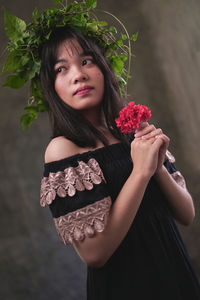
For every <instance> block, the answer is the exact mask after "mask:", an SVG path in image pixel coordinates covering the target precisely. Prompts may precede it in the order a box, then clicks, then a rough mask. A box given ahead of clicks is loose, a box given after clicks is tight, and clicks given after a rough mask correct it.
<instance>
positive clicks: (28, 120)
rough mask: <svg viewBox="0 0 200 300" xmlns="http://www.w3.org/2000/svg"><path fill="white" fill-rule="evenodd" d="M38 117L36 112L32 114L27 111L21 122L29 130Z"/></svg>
mask: <svg viewBox="0 0 200 300" xmlns="http://www.w3.org/2000/svg"><path fill="white" fill-rule="evenodd" d="M35 119H37V115H36V114H32V113H27V114H24V115H23V116H22V117H21V118H20V123H21V125H22V128H23V129H24V131H25V130H27V129H28V128H29V127H30V126H31V124H32V122H33V121H34V120H35Z"/></svg>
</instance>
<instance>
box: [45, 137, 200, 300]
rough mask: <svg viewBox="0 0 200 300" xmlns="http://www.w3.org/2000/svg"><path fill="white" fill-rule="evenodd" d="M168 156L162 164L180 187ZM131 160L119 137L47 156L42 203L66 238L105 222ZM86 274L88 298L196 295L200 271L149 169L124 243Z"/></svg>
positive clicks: (151, 299)
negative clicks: (78, 151) (74, 151)
mask: <svg viewBox="0 0 200 300" xmlns="http://www.w3.org/2000/svg"><path fill="white" fill-rule="evenodd" d="M167 157H168V159H167V160H166V162H165V167H166V168H167V170H168V172H169V173H170V174H171V176H172V177H173V178H174V180H176V181H177V182H178V183H179V184H180V185H182V187H183V188H185V181H184V179H183V177H182V175H181V173H180V172H179V171H177V169H176V167H175V165H174V163H173V157H172V156H170V155H169V153H168V155H167ZM132 168H133V164H132V160H131V157H130V146H129V145H128V144H125V143H123V142H119V143H117V144H113V145H109V146H105V147H103V148H99V149H96V150H94V151H88V152H85V153H82V154H77V155H74V156H71V157H68V158H66V159H62V160H60V161H55V162H51V163H47V164H45V168H44V177H43V179H42V185H41V200H40V203H41V205H42V206H46V205H48V206H49V207H50V210H51V212H52V215H53V218H54V222H55V226H56V228H57V231H58V233H59V235H60V237H61V239H62V241H63V242H64V243H65V244H69V243H73V240H77V241H81V240H84V238H86V237H89V238H93V236H94V235H95V232H102V231H103V230H104V229H105V227H106V223H107V219H108V218H109V211H110V209H111V207H112V204H113V202H114V201H115V200H116V198H117V195H118V194H119V192H120V190H121V188H122V186H123V185H124V183H125V181H126V180H127V178H128V177H129V175H130V173H131V171H132ZM87 274H88V275H87V299H88V300H122V299H124V300H147V299H148V300H200V286H199V283H198V279H197V277H196V275H195V273H194V270H193V267H192V265H191V262H190V258H189V256H188V253H187V251H186V249H185V246H184V244H183V241H182V239H181V237H180V234H179V232H178V229H177V227H176V224H175V223H174V220H173V217H172V214H171V211H170V207H169V205H168V202H167V199H166V198H165V196H164V194H163V193H162V191H161V189H160V188H159V185H158V184H157V182H156V181H155V179H154V177H152V178H151V180H150V182H149V184H148V186H147V188H146V192H145V195H144V198H143V200H142V203H141V205H140V207H139V210H138V212H137V215H136V217H135V219H134V220H133V222H132V225H131V227H130V229H129V231H128V233H127V234H126V236H125V237H124V239H123V241H122V243H121V244H120V245H119V247H118V248H117V250H116V251H115V252H114V253H113V255H112V256H111V257H110V259H109V260H108V261H107V263H106V264H105V265H104V266H103V267H101V268H92V267H88V273H87Z"/></svg>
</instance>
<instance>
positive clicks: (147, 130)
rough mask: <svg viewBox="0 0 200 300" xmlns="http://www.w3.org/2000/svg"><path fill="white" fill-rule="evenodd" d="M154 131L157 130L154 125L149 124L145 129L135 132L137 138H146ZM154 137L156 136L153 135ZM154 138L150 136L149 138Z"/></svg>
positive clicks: (141, 128)
mask: <svg viewBox="0 0 200 300" xmlns="http://www.w3.org/2000/svg"><path fill="white" fill-rule="evenodd" d="M142 124H143V123H142ZM154 130H156V128H155V126H154V125H149V124H148V125H146V126H145V127H143V126H142V127H140V128H139V129H138V130H137V131H135V138H139V137H142V136H146V135H148V134H150V133H151V132H153V131H154ZM152 136H154V135H152ZM152 136H151V135H150V136H149V138H150V137H152Z"/></svg>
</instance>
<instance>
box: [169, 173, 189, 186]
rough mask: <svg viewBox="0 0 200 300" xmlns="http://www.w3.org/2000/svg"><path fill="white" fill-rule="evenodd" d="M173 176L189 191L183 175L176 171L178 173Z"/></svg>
mask: <svg viewBox="0 0 200 300" xmlns="http://www.w3.org/2000/svg"><path fill="white" fill-rule="evenodd" d="M171 176H172V177H173V178H174V180H175V181H176V182H177V183H178V184H179V185H180V186H181V187H182V188H184V189H187V188H186V182H185V179H184V177H183V175H182V174H181V172H179V171H176V172H174V173H172V174H171Z"/></svg>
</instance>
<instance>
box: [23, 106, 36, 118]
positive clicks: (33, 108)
mask: <svg viewBox="0 0 200 300" xmlns="http://www.w3.org/2000/svg"><path fill="white" fill-rule="evenodd" d="M24 109H25V110H26V111H27V112H28V113H29V114H33V115H35V116H37V113H38V108H37V107H36V106H26V107H25V108H24Z"/></svg>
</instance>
